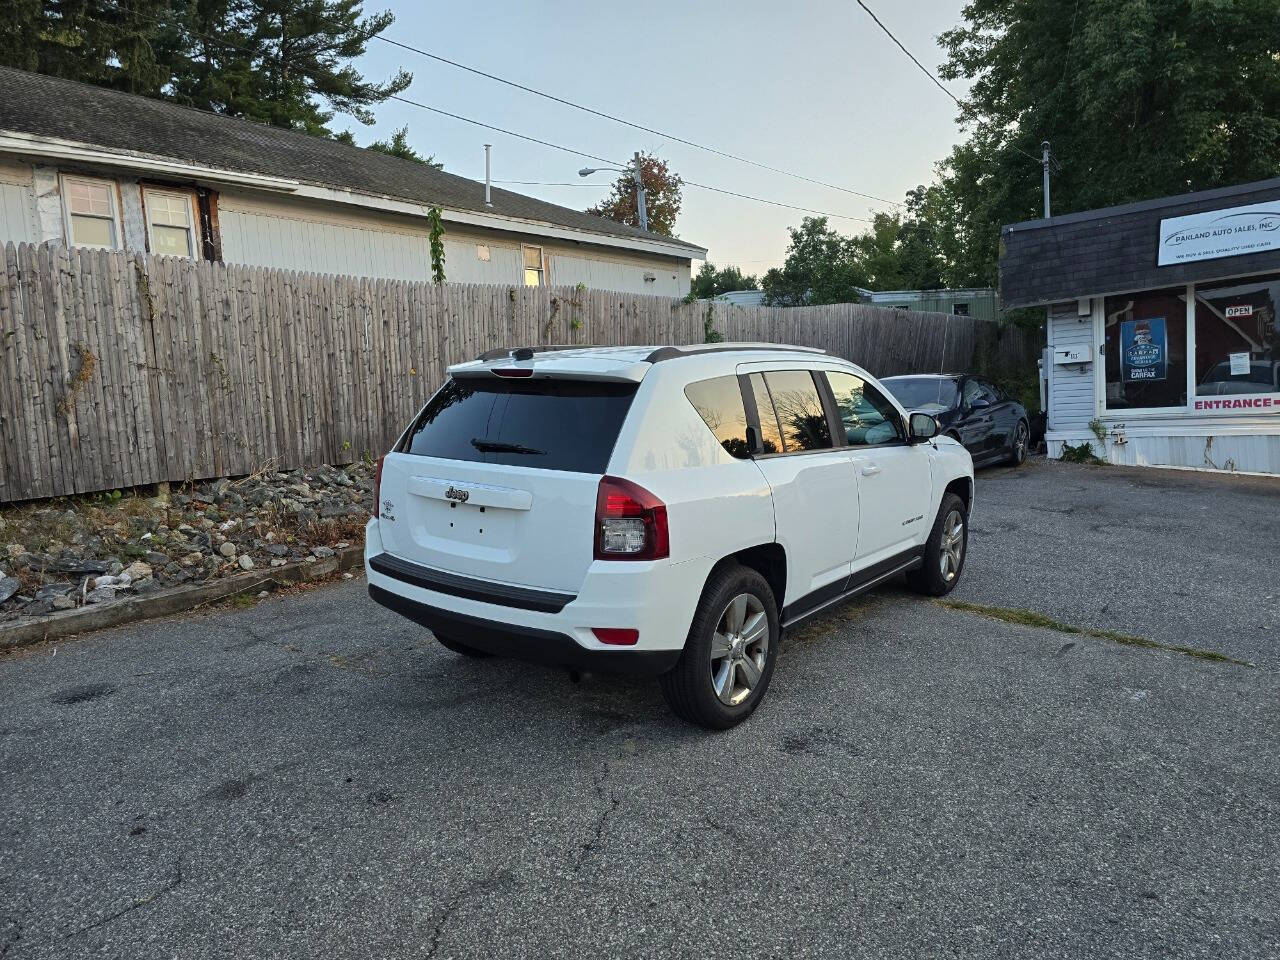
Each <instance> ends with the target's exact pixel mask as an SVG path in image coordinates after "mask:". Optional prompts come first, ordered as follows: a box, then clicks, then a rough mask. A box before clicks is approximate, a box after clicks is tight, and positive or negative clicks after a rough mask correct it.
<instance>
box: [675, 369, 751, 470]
mask: <svg viewBox="0 0 1280 960" xmlns="http://www.w3.org/2000/svg"><path fill="white" fill-rule="evenodd" d="M684 395H685V396H686V397H688V398H689V402H690V403H692V404H693V408H694V409H695V410H697V411H698V416H700V417H702V420H703V422H704V423H706V425H707V427H708V428H709V429H710V430H711V432H712V433H714V434H715V436H716V440H718V441H719V442H720V445H721V446H722V447H724V448H725V450H727V451H728V452H729V454H730V456H734V457H737V458H738V459H739V460H745V459H747V458H748V457H750V456H751V447H750V446H749V445H748V444H747V412H746V409H745V408H744V407H743V405H742V388H741V387H740V386H739V385H738V378H737V377H735V376H728V377H714V378H712V379H710V380H699V381H698V382H697V383H691V384H689V385H688V386H687V387H685V388H684Z"/></svg>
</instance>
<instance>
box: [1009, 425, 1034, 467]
mask: <svg viewBox="0 0 1280 960" xmlns="http://www.w3.org/2000/svg"><path fill="white" fill-rule="evenodd" d="M1030 445H1031V428H1030V427H1028V426H1027V421H1025V420H1019V421H1018V425H1017V426H1016V427H1014V429H1013V440H1012V441H1011V442H1010V444H1009V456H1008V457H1007V458H1006V459H1005V463H1007V464H1009V466H1011V467H1020V466H1022V464H1023V461H1025V460H1026V459H1027V448H1028V447H1029V446H1030Z"/></svg>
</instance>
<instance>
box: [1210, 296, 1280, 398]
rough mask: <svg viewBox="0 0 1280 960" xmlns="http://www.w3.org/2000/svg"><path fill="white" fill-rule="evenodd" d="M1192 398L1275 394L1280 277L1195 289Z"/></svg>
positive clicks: (1279, 389) (1279, 385) (1279, 363)
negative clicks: (1194, 376) (1194, 373)
mask: <svg viewBox="0 0 1280 960" xmlns="http://www.w3.org/2000/svg"><path fill="white" fill-rule="evenodd" d="M1195 304H1196V307H1195V309H1196V324H1195V338H1196V396H1197V397H1206V396H1210V397H1211V396H1223V395H1229V394H1247V393H1280V319H1278V318H1277V315H1276V308H1277V306H1278V305H1280V274H1271V275H1270V276H1264V277H1252V278H1250V279H1248V280H1229V281H1227V282H1226V283H1216V284H1213V285H1203V286H1202V285H1197V286H1196V288H1195Z"/></svg>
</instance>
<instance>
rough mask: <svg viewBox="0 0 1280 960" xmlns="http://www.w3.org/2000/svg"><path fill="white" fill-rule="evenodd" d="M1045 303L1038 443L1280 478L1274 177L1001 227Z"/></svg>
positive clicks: (1278, 202) (1012, 279) (1033, 302)
mask: <svg viewBox="0 0 1280 960" xmlns="http://www.w3.org/2000/svg"><path fill="white" fill-rule="evenodd" d="M1001 250H1002V255H1001V260H1000V299H1001V303H1002V305H1003V306H1004V308H1005V309H1011V308H1015V307H1028V306H1045V307H1047V310H1048V320H1047V323H1048V326H1047V336H1046V340H1047V343H1048V346H1047V348H1046V351H1045V370H1046V375H1047V381H1048V384H1047V390H1048V425H1047V432H1046V434H1045V439H1046V442H1047V444H1048V449H1049V455H1050V456H1052V457H1058V456H1061V455H1062V453H1063V450H1064V447H1065V446H1067V445H1072V446H1079V445H1080V444H1085V443H1087V444H1089V445H1090V447H1091V448H1092V450H1093V452H1094V453H1095V454H1097V455H1099V456H1101V457H1104V458H1105V459H1107V460H1109V461H1111V462H1112V463H1118V464H1129V465H1153V466H1171V467H1184V468H1191V469H1202V470H1226V471H1239V472H1245V473H1262V474H1280V179H1274V180H1265V181H1261V182H1258V183H1247V184H1242V185H1239V186H1234V187H1224V188H1221V189H1217V190H1206V191H1202V192H1199V193H1187V194H1183V195H1181V196H1176V197H1164V198H1161V199H1158V200H1149V201H1144V202H1141V203H1131V204H1126V205H1124V206H1119V207H1108V208H1106V209H1101V210H1086V211H1084V212H1081V213H1073V214H1068V215H1066V216H1060V217H1052V218H1050V219H1046V220H1032V221H1028V222H1026V223H1016V224H1011V225H1009V226H1006V227H1004V228H1003V231H1002V235H1001Z"/></svg>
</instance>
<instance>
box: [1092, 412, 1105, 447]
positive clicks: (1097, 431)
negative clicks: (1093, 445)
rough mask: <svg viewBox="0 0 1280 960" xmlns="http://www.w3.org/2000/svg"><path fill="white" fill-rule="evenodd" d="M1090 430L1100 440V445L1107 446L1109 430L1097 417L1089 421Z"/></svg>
mask: <svg viewBox="0 0 1280 960" xmlns="http://www.w3.org/2000/svg"><path fill="white" fill-rule="evenodd" d="M1089 430H1090V431H1091V432H1092V433H1093V435H1094V436H1095V437H1097V438H1098V442H1099V443H1101V444H1105V443H1106V442H1107V428H1106V426H1105V425H1104V424H1103V422H1102V421H1101V420H1099V419H1098V418H1097V417H1094V418H1093V419H1092V420H1090V421H1089Z"/></svg>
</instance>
